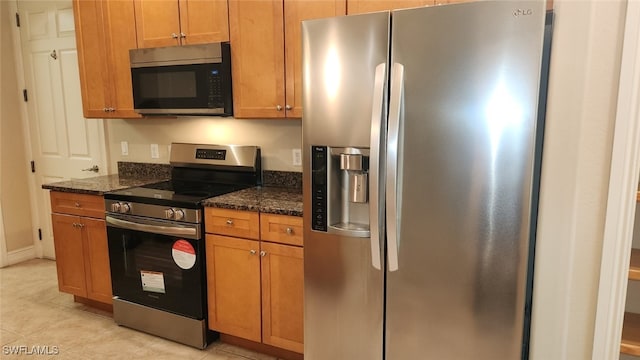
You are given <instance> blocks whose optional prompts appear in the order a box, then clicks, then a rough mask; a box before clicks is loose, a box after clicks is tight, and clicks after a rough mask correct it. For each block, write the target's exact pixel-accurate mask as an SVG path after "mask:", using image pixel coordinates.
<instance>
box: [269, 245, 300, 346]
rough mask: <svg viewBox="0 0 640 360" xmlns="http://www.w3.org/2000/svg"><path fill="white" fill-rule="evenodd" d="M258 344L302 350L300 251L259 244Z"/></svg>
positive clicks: (287, 246)
mask: <svg viewBox="0 0 640 360" xmlns="http://www.w3.org/2000/svg"><path fill="white" fill-rule="evenodd" d="M262 254H264V255H263V256H262V258H261V268H262V342H263V343H265V344H269V345H273V346H277V347H279V348H283V349H287V350H291V351H295V352H298V353H302V352H303V350H304V342H303V340H304V326H303V324H304V321H303V319H304V313H303V308H304V306H303V304H304V295H303V292H304V264H303V257H302V248H301V247H297V246H289V245H281V244H271V243H267V242H263V243H262V244H261V255H262Z"/></svg>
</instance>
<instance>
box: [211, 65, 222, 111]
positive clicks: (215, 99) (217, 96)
mask: <svg viewBox="0 0 640 360" xmlns="http://www.w3.org/2000/svg"><path fill="white" fill-rule="evenodd" d="M207 106H208V107H209V108H211V109H215V108H224V99H223V91H222V72H221V71H220V70H219V69H216V68H214V69H211V70H210V71H209V98H208V104H207Z"/></svg>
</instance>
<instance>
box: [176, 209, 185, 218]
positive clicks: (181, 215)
mask: <svg viewBox="0 0 640 360" xmlns="http://www.w3.org/2000/svg"><path fill="white" fill-rule="evenodd" d="M174 218H175V219H176V220H182V219H184V211H182V210H180V209H175V210H174Z"/></svg>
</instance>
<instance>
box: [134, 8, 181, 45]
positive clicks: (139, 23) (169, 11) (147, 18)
mask: <svg viewBox="0 0 640 360" xmlns="http://www.w3.org/2000/svg"><path fill="white" fill-rule="evenodd" d="M134 4H135V17H136V21H135V23H136V34H137V37H138V47H140V48H150V47H161V46H174V45H179V44H180V17H179V16H178V1H177V0H134Z"/></svg>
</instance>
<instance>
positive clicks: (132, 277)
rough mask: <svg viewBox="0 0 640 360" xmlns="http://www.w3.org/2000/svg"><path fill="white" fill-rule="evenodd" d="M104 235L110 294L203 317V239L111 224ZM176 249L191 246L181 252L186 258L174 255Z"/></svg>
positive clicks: (166, 309) (185, 314)
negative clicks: (107, 255) (109, 273)
mask: <svg viewBox="0 0 640 360" xmlns="http://www.w3.org/2000/svg"><path fill="white" fill-rule="evenodd" d="M107 238H108V242H109V261H110V264H111V284H112V288H113V295H115V296H119V297H120V298H122V299H124V300H128V301H131V302H135V303H138V304H141V305H146V306H150V307H154V308H157V309H160V310H165V311H170V312H173V313H176V314H180V315H184V316H189V317H192V318H195V319H203V318H204V315H205V309H204V307H205V304H206V301H205V299H206V292H205V291H206V290H205V289H206V280H205V271H204V264H205V261H204V253H205V250H204V240H192V239H182V238H179V237H174V236H167V235H159V234H153V233H147V232H142V231H135V230H129V229H126V230H125V229H120V228H115V227H112V226H107ZM176 248H178V249H185V248H187V249H192V250H188V254H186V255H185V256H186V257H187V260H186V261H185V256H182V257H181V258H176ZM190 257H191V258H190ZM190 259H191V260H190Z"/></svg>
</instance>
